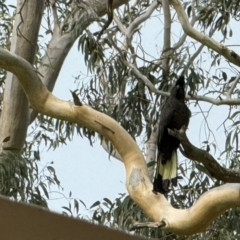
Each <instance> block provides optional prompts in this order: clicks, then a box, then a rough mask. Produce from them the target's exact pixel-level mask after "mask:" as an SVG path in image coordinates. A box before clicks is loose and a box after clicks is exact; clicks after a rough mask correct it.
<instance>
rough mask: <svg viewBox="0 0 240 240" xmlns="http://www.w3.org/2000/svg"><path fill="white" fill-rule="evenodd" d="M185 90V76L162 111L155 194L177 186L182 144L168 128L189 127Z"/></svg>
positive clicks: (180, 79) (176, 85) (175, 87)
mask: <svg viewBox="0 0 240 240" xmlns="http://www.w3.org/2000/svg"><path fill="white" fill-rule="evenodd" d="M184 88H185V81H184V76H180V77H179V78H178V80H177V82H176V83H175V85H174V86H173V88H172V90H171V92H170V97H169V98H168V99H167V101H166V103H165V104H164V106H163V108H162V111H161V117H160V125H159V134H158V154H157V170H156V175H155V179H154V183H153V191H154V192H160V193H167V192H169V186H170V185H173V186H176V185H177V165H178V164H177V149H178V147H179V144H180V142H179V140H178V139H177V138H175V137H173V136H171V135H169V134H168V128H170V129H178V130H179V129H180V128H181V127H182V126H183V125H185V126H186V127H187V126H188V123H189V118H190V116H191V112H190V110H189V109H188V107H187V106H186V104H185V89H184Z"/></svg>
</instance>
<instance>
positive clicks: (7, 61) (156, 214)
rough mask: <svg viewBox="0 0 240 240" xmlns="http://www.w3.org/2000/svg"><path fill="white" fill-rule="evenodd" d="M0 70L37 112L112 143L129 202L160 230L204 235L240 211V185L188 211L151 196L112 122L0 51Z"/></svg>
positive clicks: (129, 144) (126, 139)
mask: <svg viewBox="0 0 240 240" xmlns="http://www.w3.org/2000/svg"><path fill="white" fill-rule="evenodd" d="M0 67H2V68H4V69H6V70H8V71H11V72H12V73H14V74H15V75H17V76H18V79H19V81H20V83H21V85H22V86H23V88H24V91H25V93H26V95H27V97H28V99H29V101H30V103H31V106H32V107H33V108H34V109H35V110H36V111H38V112H40V113H42V114H46V115H48V116H51V117H54V118H58V119H63V120H68V121H70V122H74V123H77V124H80V125H82V126H85V127H87V128H89V129H91V130H93V131H96V132H98V133H99V134H100V135H102V136H103V137H105V138H106V139H108V140H109V141H111V142H112V143H113V145H114V147H115V148H116V149H117V151H118V152H119V154H120V155H121V157H122V159H123V162H124V165H125V168H126V187H127V189H128V192H129V194H130V196H131V198H132V199H133V200H134V201H135V202H136V203H137V204H138V205H139V206H140V207H141V208H142V209H143V210H144V211H145V212H146V214H147V215H148V216H149V217H150V218H151V219H152V220H153V221H155V222H162V223H163V224H164V226H163V227H162V229H163V230H168V231H171V232H174V233H177V234H184V235H188V234H194V233H197V232H200V231H203V230H204V229H205V228H206V227H207V226H208V225H209V224H210V223H211V222H212V221H213V220H214V219H215V218H216V217H217V216H219V215H220V214H221V213H223V212H224V211H225V210H226V209H229V208H234V207H240V184H237V183H235V184H234V183H232V184H225V185H223V186H221V187H217V188H214V189H212V190H210V191H209V192H207V193H205V194H204V195H202V196H201V197H200V198H199V200H198V201H197V202H196V203H195V204H194V205H193V206H192V207H191V208H189V209H183V210H182V209H174V208H173V207H172V206H171V205H170V203H168V201H167V200H166V199H165V197H164V196H163V195H161V194H157V195H155V194H153V193H152V184H151V182H150V180H149V177H148V170H147V167H146V163H145V159H144V157H143V155H142V153H141V151H140V149H139V148H138V146H137V144H136V142H135V141H134V140H133V139H132V137H131V136H130V135H129V134H128V133H127V132H126V131H125V130H124V129H123V128H122V127H121V126H120V125H119V124H118V123H117V122H116V121H115V120H113V119H112V118H110V117H109V116H107V115H105V114H103V113H100V112H98V111H96V110H94V109H92V108H90V107H89V106H85V105H83V106H75V105H74V104H72V103H69V102H65V101H62V100H60V99H58V98H56V97H55V96H54V95H52V94H51V93H50V92H49V91H48V90H47V88H46V87H45V86H44V85H43V84H42V82H41V80H40V78H39V77H38V75H37V73H36V72H35V71H34V69H33V68H32V66H31V65H30V64H29V63H28V62H27V61H25V60H24V59H22V58H21V57H19V56H16V55H13V54H11V53H9V52H8V51H6V50H3V49H0Z"/></svg>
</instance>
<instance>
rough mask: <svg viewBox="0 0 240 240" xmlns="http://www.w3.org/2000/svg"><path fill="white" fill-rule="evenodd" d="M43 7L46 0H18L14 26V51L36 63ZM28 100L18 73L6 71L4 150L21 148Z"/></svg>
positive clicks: (1, 126)
mask: <svg viewBox="0 0 240 240" xmlns="http://www.w3.org/2000/svg"><path fill="white" fill-rule="evenodd" d="M43 10H44V0H31V1H26V0H19V1H18V5H17V11H16V12H17V16H16V20H15V23H14V28H13V37H12V42H11V53H14V54H16V55H18V56H21V57H23V58H24V59H26V60H27V61H28V62H30V63H31V64H33V63H34V58H35V53H36V48H37V40H38V32H39V28H40V24H41V19H42V15H43ZM28 108H29V106H28V100H27V98H26V95H25V93H24V92H23V90H22V87H21V85H20V83H19V81H18V80H17V77H16V76H15V75H13V74H12V73H10V72H8V73H7V78H6V86H5V91H4V98H3V111H2V116H1V117H2V118H1V123H0V136H1V138H0V140H1V142H2V141H3V140H4V139H5V138H6V137H10V140H9V141H7V142H4V143H3V144H2V145H1V146H2V150H14V151H17V152H19V151H21V149H22V147H23V144H24V142H25V138H26V133H27V127H28V121H27V118H28Z"/></svg>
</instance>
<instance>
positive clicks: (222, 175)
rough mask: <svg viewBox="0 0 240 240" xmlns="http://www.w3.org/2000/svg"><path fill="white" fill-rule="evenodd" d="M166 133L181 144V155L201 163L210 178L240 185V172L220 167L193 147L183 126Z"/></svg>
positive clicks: (212, 159) (210, 157) (206, 154)
mask: <svg viewBox="0 0 240 240" xmlns="http://www.w3.org/2000/svg"><path fill="white" fill-rule="evenodd" d="M168 132H169V134H170V135H172V136H174V137H176V138H177V139H178V140H179V141H180V142H181V145H182V147H183V149H184V152H183V154H184V155H185V156H186V157H187V158H189V159H191V160H193V161H197V162H199V163H202V164H203V165H204V166H205V167H206V169H207V170H208V172H209V173H210V174H211V176H212V177H214V178H216V179H218V180H221V181H223V182H231V183H240V171H239V170H238V171H237V170H236V171H233V170H230V169H227V168H224V167H222V166H221V165H220V164H219V163H218V161H217V160H215V159H214V158H213V156H212V155H211V154H209V153H208V152H206V151H204V150H202V149H200V148H197V147H195V146H193V145H192V144H191V143H190V141H189V140H188V138H187V135H186V132H185V127H184V126H183V127H182V128H181V129H180V130H176V129H175V130H174V131H173V130H171V129H168Z"/></svg>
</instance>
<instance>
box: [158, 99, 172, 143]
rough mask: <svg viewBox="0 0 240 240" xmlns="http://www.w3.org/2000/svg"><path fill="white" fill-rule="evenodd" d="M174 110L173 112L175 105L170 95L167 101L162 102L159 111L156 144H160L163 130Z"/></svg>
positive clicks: (169, 121)
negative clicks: (160, 110)
mask: <svg viewBox="0 0 240 240" xmlns="http://www.w3.org/2000/svg"><path fill="white" fill-rule="evenodd" d="M174 112H175V107H174V104H173V103H172V99H171V97H170V98H169V99H168V100H167V102H166V103H165V104H164V106H163V108H162V112H161V117H160V123H159V133H158V146H160V145H161V142H162V140H163V134H164V131H166V128H167V127H168V125H169V124H170V123H171V121H172V118H173V116H174Z"/></svg>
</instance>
